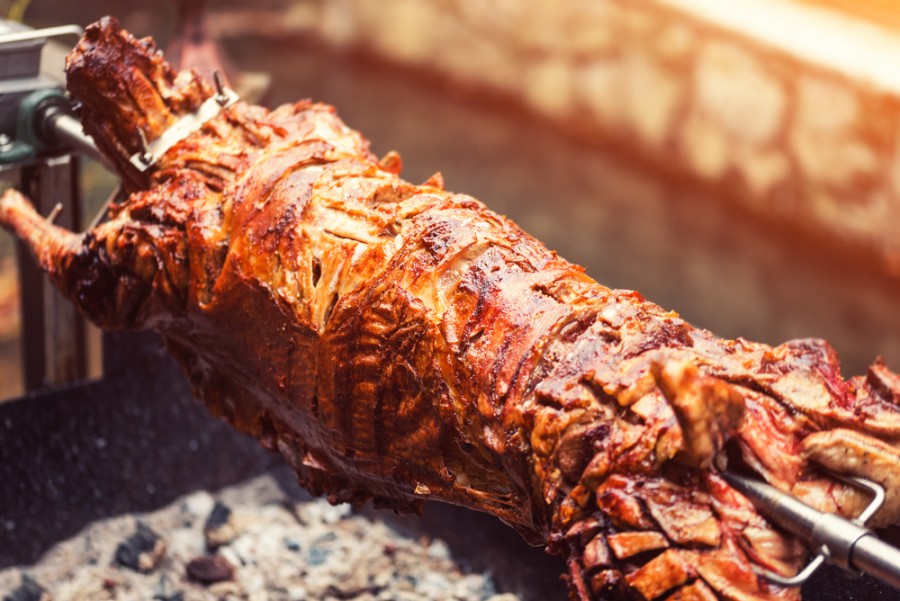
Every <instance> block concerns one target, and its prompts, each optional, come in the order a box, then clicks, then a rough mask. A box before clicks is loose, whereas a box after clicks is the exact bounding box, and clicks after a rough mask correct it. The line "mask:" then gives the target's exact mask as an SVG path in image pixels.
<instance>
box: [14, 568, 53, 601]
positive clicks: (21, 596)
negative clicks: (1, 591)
mask: <svg viewBox="0 0 900 601" xmlns="http://www.w3.org/2000/svg"><path fill="white" fill-rule="evenodd" d="M3 601H50V594H49V593H48V592H47V591H45V590H44V587H42V586H41V585H40V584H38V583H37V581H36V580H35V579H34V578H32V577H31V576H29V575H28V574H22V584H20V585H19V588H17V589H16V590H14V591H13V592H11V593H10V594H8V595H6V596H4V597H3Z"/></svg>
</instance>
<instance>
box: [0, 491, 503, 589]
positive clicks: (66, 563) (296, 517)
mask: <svg viewBox="0 0 900 601" xmlns="http://www.w3.org/2000/svg"><path fill="white" fill-rule="evenodd" d="M217 501H218V502H220V503H222V504H224V505H226V506H227V507H228V508H229V509H230V515H229V516H228V522H227V525H228V529H229V530H230V535H229V536H227V537H225V538H227V539H228V540H227V541H226V540H217V541H216V542H217V543H222V544H220V545H219V546H218V547H217V548H216V549H215V550H214V551H211V550H209V548H208V547H207V542H206V538H205V536H204V525H205V524H206V523H207V519H208V518H209V516H210V513H211V512H212V510H213V507H214V506H215V504H216V502H217ZM138 519H139V520H140V522H141V523H143V524H145V525H146V526H147V527H149V528H150V529H151V530H152V531H153V532H155V533H156V534H157V535H159V537H160V538H161V540H162V541H163V542H164V543H165V553H164V555H163V557H162V558H161V559H160V561H159V562H158V565H156V566H155V567H154V568H153V570H152V571H150V572H149V573H139V572H137V571H134V570H132V569H129V568H127V567H124V566H122V565H120V564H119V563H117V561H116V559H115V554H116V548H117V546H118V545H119V544H120V543H121V542H122V541H124V540H126V539H128V537H129V536H131V535H133V534H134V532H135V530H136V523H137V520H138ZM214 555H219V556H220V557H222V558H224V559H225V560H227V561H228V562H229V563H230V564H231V565H232V566H233V567H234V571H233V577H232V578H231V579H228V580H224V581H221V582H214V583H208V584H202V583H200V582H197V581H195V580H193V579H191V578H190V577H189V576H188V570H187V565H188V563H189V562H191V560H195V559H197V558H200V557H212V556H214ZM23 575H27V576H28V577H29V578H31V579H33V580H34V581H35V582H37V583H38V584H39V585H40V586H41V587H43V588H44V589H45V590H46V592H47V593H48V595H49V598H50V599H52V600H53V601H104V600H116V601H131V600H134V601H138V600H140V601H150V600H153V601H211V600H221V601H238V600H242V601H311V600H322V601H337V600H346V599H353V600H358V601H426V600H441V601H450V600H458V601H469V600H473V601H474V600H478V601H484V600H488V601H518V599H519V598H518V597H517V596H515V595H512V594H509V593H505V594H498V592H497V590H496V589H495V586H494V584H493V582H492V580H491V578H490V576H489V575H487V574H481V573H467V572H466V571H464V570H463V569H462V568H461V567H460V565H459V564H458V563H456V562H455V561H454V559H453V557H452V556H451V553H450V549H449V548H448V547H447V545H446V544H445V543H444V542H443V541H441V540H427V539H416V538H410V537H409V536H405V535H404V534H401V533H399V532H397V531H396V530H394V529H393V528H391V527H390V526H388V525H386V524H384V523H383V522H381V521H377V520H372V519H369V518H367V517H364V516H360V515H357V514H355V513H353V511H352V510H351V509H350V507H349V506H346V505H339V506H331V505H329V504H328V503H327V501H325V500H323V499H313V500H309V501H299V502H298V501H296V500H294V499H291V498H289V497H288V496H287V495H286V494H285V493H283V492H282V490H281V489H280V488H279V486H278V484H277V482H276V481H275V479H274V478H272V477H271V476H268V475H266V476H260V477H258V478H255V479H253V480H250V481H248V482H245V483H243V484H240V485H237V486H233V487H230V488H226V489H223V490H221V491H220V492H218V493H216V494H214V495H213V494H210V493H208V492H197V493H193V494H191V495H188V496H186V497H183V498H181V499H179V500H177V501H175V502H174V503H173V504H171V505H170V506H168V507H165V508H163V509H160V510H158V511H155V512H153V513H149V514H143V515H140V516H135V515H129V516H120V517H114V518H109V519H106V520H102V521H98V522H95V523H93V524H91V525H89V526H87V527H86V528H85V529H84V530H82V531H81V532H80V533H79V534H78V535H76V536H75V537H73V538H71V539H69V540H67V541H64V542H62V543H59V544H58V545H56V546H55V547H54V548H52V549H51V550H50V551H48V552H47V553H46V554H45V555H44V556H43V557H42V558H41V559H40V561H39V562H38V563H37V564H35V565H33V566H28V567H17V568H10V569H6V570H3V571H0V595H9V594H11V593H12V592H14V591H15V590H16V589H17V588H19V587H20V586H21V584H22V577H23ZM0 598H2V597H0Z"/></svg>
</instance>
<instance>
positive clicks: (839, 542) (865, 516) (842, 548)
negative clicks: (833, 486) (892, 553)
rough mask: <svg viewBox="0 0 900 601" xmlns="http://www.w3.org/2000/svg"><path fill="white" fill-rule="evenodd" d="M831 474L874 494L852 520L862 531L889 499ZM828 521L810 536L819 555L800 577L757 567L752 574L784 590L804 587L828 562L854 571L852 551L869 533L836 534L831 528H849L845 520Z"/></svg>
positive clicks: (863, 483) (867, 483)
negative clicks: (784, 588) (785, 588)
mask: <svg viewBox="0 0 900 601" xmlns="http://www.w3.org/2000/svg"><path fill="white" fill-rule="evenodd" d="M828 474H829V475H830V476H831V477H833V478H835V479H837V480H840V481H841V482H843V483H845V484H847V485H849V486H853V487H856V488H862V489H865V490H867V491H868V492H870V493H872V495H873V498H872V501H871V502H870V503H869V505H868V506H867V507H866V508H865V509H864V510H863V511H862V512H861V513H860V514H859V515H858V516H856V518H854V519H852V520H849V522H850V524H852V525H856V526H859V527H860V528H862V527H864V526H866V524H867V523H868V521H869V520H870V519H872V516H874V515H875V514H876V513H877V512H878V510H879V509H881V506H882V505H883V504H884V500H885V496H886V495H885V491H884V488H883V487H882V486H881V485H880V484H877V483H876V482H872V481H871V480H867V479H865V478H859V477H856V476H845V475H843V474H837V473H833V472H828ZM827 518H828V516H827V515H826V516H823V519H822V520H820V521H819V523H818V524H817V525H816V527H815V528H813V530H812V532H811V537H810V538H811V541H810V542H811V543H812V544H813V546H814V547H816V548H818V549H819V551H818V553H816V555H815V556H814V557H813V558H812V559H811V560H810V561H809V563H807V564H806V566H804V568H803V569H802V570H800V571H799V572H797V574H795V575H794V576H790V577H785V576H782V575H780V574H776V573H775V572H773V571H771V570H768V569H766V568H763V567H760V566H756V565H754V566H752V567H753V571H754V572H755V573H756V574H757V575H758V576H760V577H762V578H765V579H766V580H768V581H769V582H772V583H774V584H778V585H780V586H785V587H796V586H801V585H802V584H803V583H805V582H806V581H807V580H808V579H809V578H810V576H812V575H813V574H814V573H815V572H816V570H818V569H819V568H820V567H821V566H822V564H824V563H825V562H826V561H832V562H834V563H837V564H838V565H840V566H841V567H842V568H844V569H854V568H853V566H852V565H851V564H850V554H851V551H852V549H853V546H854V545H855V543H856V541H858V540H859V539H860V538H862V537H863V536H865V535H866V533H867V531H860V530H859V529H857V528H849V529H847V528H844V529H843V530H852V531H848V532H845V531H839V532H837V533H835V531H834V530H833V529H832V528H835V527H837V528H840V527H841V525H842V524H841V523H840V522H843V523H844V524H847V522H846V521H845V520H843V519H838V520H827ZM832 522H834V523H832Z"/></svg>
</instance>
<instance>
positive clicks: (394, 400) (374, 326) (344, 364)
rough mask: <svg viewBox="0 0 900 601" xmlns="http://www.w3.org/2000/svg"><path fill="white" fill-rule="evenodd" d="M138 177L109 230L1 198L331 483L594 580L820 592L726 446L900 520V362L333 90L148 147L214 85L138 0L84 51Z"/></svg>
mask: <svg viewBox="0 0 900 601" xmlns="http://www.w3.org/2000/svg"><path fill="white" fill-rule="evenodd" d="M67 76H68V84H67V85H68V89H69V92H70V93H71V95H72V97H73V98H74V99H76V100H78V101H80V102H81V103H82V105H83V108H82V119H83V123H84V127H85V130H86V131H87V132H88V133H89V134H91V135H92V136H93V137H94V138H95V139H96V141H97V144H98V146H99V147H100V149H101V150H102V151H103V153H104V154H106V155H107V156H108V157H109V158H110V159H111V160H112V161H113V163H114V164H115V165H116V166H117V169H118V171H119V174H120V175H121V177H122V180H123V184H124V186H125V188H126V190H127V192H129V194H130V195H129V196H128V197H127V199H126V200H125V201H124V202H122V203H120V204H117V205H115V206H113V207H112V208H111V210H110V217H109V220H108V221H107V222H105V223H103V224H101V225H99V226H98V227H96V228H95V229H94V230H92V231H89V232H87V233H85V234H75V233H71V232H68V231H65V230H62V229H60V228H57V227H55V226H53V225H51V224H49V223H47V221H45V220H44V219H43V218H42V217H41V216H39V215H37V214H36V213H35V212H34V211H33V209H32V208H31V206H30V205H29V204H28V202H27V201H26V200H25V199H24V198H23V197H22V196H21V195H20V194H18V193H17V192H13V191H10V192H7V193H6V194H5V195H4V196H3V197H2V200H0V223H2V224H3V225H4V226H6V227H7V228H9V229H10V230H12V231H13V232H14V233H15V234H16V235H18V236H19V237H20V238H21V239H22V240H24V241H25V243H26V244H27V245H28V246H29V247H30V248H31V250H32V251H33V253H34V255H35V257H36V258H37V260H38V262H39V263H40V265H41V267H42V268H43V269H45V270H46V271H47V272H48V273H49V274H50V276H51V277H52V278H53V280H54V281H55V282H56V284H57V285H58V286H59V288H60V290H62V291H63V292H64V293H65V294H66V295H68V297H69V298H71V299H72V300H73V302H75V303H76V304H77V305H78V306H79V308H80V309H81V310H82V311H83V312H84V313H85V315H87V316H88V317H90V318H91V319H92V320H94V321H95V322H96V323H98V324H99V325H100V326H102V327H105V328H134V329H149V330H154V331H156V332H158V333H160V334H161V335H162V338H163V340H164V341H165V343H166V345H167V346H168V348H169V349H171V351H172V353H173V354H174V355H175V356H176V357H177V359H178V360H179V362H180V363H181V364H182V365H183V367H184V370H185V372H186V373H187V376H188V378H189V379H190V381H191V383H192V385H193V389H194V391H195V394H196V395H197V396H198V397H199V398H201V399H203V401H204V402H205V403H206V404H207V405H208V406H209V407H210V409H211V410H212V411H213V412H214V413H216V414H217V415H220V416H222V417H224V418H225V419H226V420H228V421H229V422H230V423H231V424H233V425H234V426H235V427H236V428H238V429H240V430H242V431H244V432H247V433H249V434H251V435H252V436H254V437H256V438H258V439H259V440H260V441H261V443H262V444H263V445H265V446H266V447H268V448H271V449H274V450H277V451H278V452H280V453H281V454H282V455H284V457H285V458H286V459H287V461H288V462H289V463H290V464H291V466H292V467H293V469H294V470H295V471H296V473H297V476H298V477H299V479H300V480H301V482H303V484H304V485H305V486H307V487H309V488H310V489H311V490H313V491H315V492H317V493H327V494H328V495H329V498H330V499H331V500H333V501H350V502H353V503H362V502H364V501H366V500H367V499H373V500H374V502H375V503H376V504H379V505H383V506H388V507H392V508H395V509H397V510H402V511H414V510H416V509H418V508H419V507H420V505H421V502H422V500H424V499H437V500H443V501H447V502H451V503H456V504H459V505H464V506H467V507H471V508H474V509H478V510H481V511H486V512H488V513H491V514H493V515H496V516H497V517H499V518H501V519H502V520H504V521H505V522H507V523H508V524H510V525H511V526H512V527H514V528H515V529H516V530H517V531H518V532H520V533H521V535H522V536H523V537H524V538H525V539H527V540H528V541H530V542H532V543H534V544H543V545H546V546H547V548H548V550H549V551H550V552H552V553H557V554H561V555H563V556H564V557H565V558H567V561H568V565H569V572H568V574H567V581H568V585H569V591H570V595H571V597H572V598H573V599H582V600H583V599H597V598H604V599H608V598H616V599H618V598H644V599H657V598H668V599H715V598H727V599H776V598H778V599H796V598H798V597H799V592H798V591H797V590H796V589H784V588H780V587H778V586H775V585H772V584H769V583H767V582H766V581H765V580H763V579H762V578H760V577H758V576H757V575H756V574H755V573H754V571H753V568H754V567H765V568H768V569H770V570H774V571H776V572H778V573H781V574H784V575H791V574H793V573H794V572H795V571H796V570H797V569H798V567H799V566H800V565H801V564H802V561H803V559H804V557H805V554H806V551H805V549H804V548H803V546H802V545H801V544H800V542H799V541H797V540H795V539H792V538H791V537H789V536H787V535H785V534H783V533H782V532H780V531H779V530H777V529H775V528H774V527H773V526H771V525H770V524H769V523H768V522H767V521H766V520H764V519H763V518H761V517H760V516H759V515H758V514H757V513H756V511H755V510H754V508H753V507H752V506H751V505H750V504H749V503H748V501H747V500H746V499H745V498H744V497H742V496H741V495H740V494H738V493H737V492H736V491H735V490H733V489H732V488H730V487H729V485H728V484H727V483H726V482H725V481H724V480H723V479H722V478H721V477H720V476H719V475H718V471H717V470H718V469H719V466H720V463H719V461H718V460H719V459H721V458H723V457H726V458H727V459H728V460H729V461H731V462H737V463H740V464H741V465H742V466H743V467H744V468H748V469H751V470H753V471H755V472H756V473H757V474H758V475H759V476H761V477H763V478H765V479H766V480H767V481H768V482H770V483H772V484H773V485H774V486H776V487H778V488H779V489H781V490H784V491H788V492H790V493H792V494H794V495H796V496H799V497H801V498H802V499H804V500H806V501H807V502H808V503H810V504H812V505H815V506H817V507H819V508H821V509H824V510H828V511H837V512H840V513H842V514H844V515H848V516H852V515H855V514H856V513H858V512H859V511H860V509H861V507H862V506H864V505H865V504H866V503H867V501H868V499H867V498H866V497H865V495H864V494H863V493H860V492H858V491H856V490H855V489H852V488H849V487H847V486H845V485H843V484H841V483H840V482H839V481H837V480H835V479H833V478H831V477H829V476H828V475H827V474H826V473H825V472H823V471H821V470H820V469H819V466H825V467H827V468H830V469H832V470H836V471H840V472H849V473H856V474H859V475H862V476H866V477H868V478H871V479H873V480H876V481H878V482H881V483H882V484H883V485H885V486H886V488H887V489H888V491H889V492H888V501H887V504H886V506H885V508H884V509H883V510H882V511H881V512H880V513H879V515H878V516H877V522H878V524H881V525H887V524H896V523H898V522H900V492H898V491H900V472H898V468H897V465H898V460H900V376H898V375H896V374H894V373H892V372H891V371H890V370H889V369H888V368H887V367H886V366H885V365H884V364H883V363H881V362H876V363H875V364H874V365H872V366H871V368H870V369H869V371H868V373H867V374H866V375H865V376H860V377H855V378H852V379H849V380H844V379H842V377H841V375H840V371H839V365H838V361H837V358H836V357H835V355H834V353H833V352H832V350H831V349H830V348H829V347H828V345H827V344H826V343H824V342H822V341H818V340H801V341H793V342H789V343H786V344H783V345H781V346H777V347H769V346H766V345H763V344H756V343H753V342H749V341H746V340H722V339H719V338H716V337H715V336H713V335H712V334H711V333H709V332H707V331H705V330H701V329H697V328H693V327H692V326H690V325H689V324H687V323H685V322H684V321H683V320H681V319H680V318H679V317H678V315H677V314H676V313H673V312H670V311H666V310H663V309H661V308H660V307H658V306H657V305H655V304H653V303H650V302H648V301H646V300H644V298H643V297H641V295H640V294H638V293H636V292H630V291H622V290H610V289H608V288H605V287H603V286H601V285H600V284H598V283H596V282H595V281H593V280H592V279H591V278H590V277H588V276H587V275H585V273H584V271H583V270H582V269H581V268H579V267H578V266H575V265H572V264H571V263H568V262H567V261H565V260H563V259H561V258H559V257H558V256H556V254H555V253H553V252H551V251H549V250H547V249H546V248H545V247H544V246H543V245H542V244H541V243H540V242H538V241H537V240H535V239H534V238H532V237H530V236H528V235H527V234H525V233H524V232H522V231H521V230H520V229H519V228H518V227H516V226H515V225H514V224H513V223H512V222H510V221H509V220H507V219H505V218H503V217H501V216H499V215H497V214H495V213H492V212H491V211H489V210H488V209H486V208H485V207H484V205H482V204H481V203H480V202H478V201H476V200H475V199H473V198H471V197H469V196H465V195H462V194H456V193H452V192H448V191H446V190H444V188H443V183H442V181H441V178H440V176H439V175H436V176H434V177H432V178H431V179H429V180H428V181H427V182H425V183H424V184H422V185H413V184H410V183H407V182H405V181H403V180H402V179H401V178H400V177H399V172H400V160H399V158H398V157H397V156H396V155H394V154H390V155H388V156H387V157H385V158H383V159H381V160H379V159H377V158H376V157H375V156H373V155H372V154H371V153H370V152H369V150H368V143H367V142H366V141H365V140H364V139H363V138H362V137H361V136H360V135H359V134H358V133H357V132H355V131H353V130H351V129H349V128H348V127H347V126H346V125H344V124H343V123H342V122H341V121H340V119H338V117H337V116H336V115H335V112H334V110H333V109H332V108H331V107H329V106H327V105H322V104H314V103H311V102H307V101H303V102H299V103H297V104H294V105H286V106H282V107H279V108H277V109H275V110H273V111H271V112H270V111H268V110H266V109H264V108H261V107H257V106H249V105H247V104H245V103H241V102H239V103H237V104H235V105H233V106H231V107H230V108H227V109H225V110H223V111H222V112H221V113H220V114H219V115H218V116H216V117H214V118H213V119H211V120H210V121H209V122H208V123H206V125H205V126H204V127H202V128H201V129H200V130H198V131H196V132H195V133H193V134H191V135H190V136H189V137H187V138H186V139H184V140H183V141H181V142H179V143H178V144H176V145H175V146H173V147H172V148H171V149H169V150H168V151H167V152H166V153H165V154H164V155H163V156H162V157H161V158H160V160H159V161H158V162H157V163H156V164H155V165H154V166H153V167H152V168H150V169H149V170H147V171H146V172H143V171H141V170H140V169H138V168H137V167H135V166H134V165H132V164H131V163H130V162H129V160H128V159H129V157H130V156H132V155H133V154H135V153H137V152H138V151H139V150H140V149H141V147H142V146H141V137H142V136H143V137H144V138H145V139H146V140H148V141H150V142H152V141H153V140H155V139H157V138H158V137H159V136H160V135H161V134H162V133H163V132H164V131H165V130H166V129H167V128H168V127H169V126H170V125H171V124H172V123H173V122H174V121H175V120H176V119H178V117H179V116H181V115H184V114H186V113H189V112H192V111H193V110H195V109H196V108H197V107H198V106H199V105H200V104H201V103H202V102H203V101H204V100H206V99H207V98H210V97H211V96H213V95H214V94H215V91H214V90H213V89H212V87H211V86H210V84H209V83H208V82H206V81H204V80H202V79H201V78H200V77H199V76H197V75H193V74H190V73H180V74H177V75H176V74H175V73H174V72H173V71H172V70H171V69H170V68H169V67H168V65H167V64H166V63H165V62H164V61H163V59H162V57H161V55H160V54H159V53H158V52H157V51H156V49H155V47H154V45H153V44H152V42H150V41H149V40H136V39H134V38H133V37H132V36H130V35H129V34H128V33H127V32H125V31H123V30H121V29H120V28H119V26H118V24H117V23H116V22H115V21H114V20H112V19H105V20H103V21H101V22H100V23H98V24H95V25H93V26H91V27H89V28H88V29H87V31H86V33H85V35H84V38H83V39H82V40H81V42H80V43H79V44H78V46H77V47H76V48H75V50H74V51H73V52H72V53H71V55H70V56H69V58H68V61H67Z"/></svg>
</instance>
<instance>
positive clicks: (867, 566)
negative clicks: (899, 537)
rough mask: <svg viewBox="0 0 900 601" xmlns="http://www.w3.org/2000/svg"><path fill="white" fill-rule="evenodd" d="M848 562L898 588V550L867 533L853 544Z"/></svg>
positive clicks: (899, 584)
mask: <svg viewBox="0 0 900 601" xmlns="http://www.w3.org/2000/svg"><path fill="white" fill-rule="evenodd" d="M850 564H851V565H852V566H853V567H855V568H856V569H857V570H861V571H863V572H865V573H866V574H870V575H872V576H874V577H875V578H878V579H879V580H881V581H883V582H887V583H888V584H890V585H891V586H893V587H894V588H896V589H898V590H900V550H898V549H896V548H894V547H892V546H891V545H889V544H887V543H886V542H884V541H883V540H881V539H880V538H878V537H877V536H875V535H874V534H872V533H868V534H866V535H865V536H863V537H862V538H860V539H859V540H858V541H856V544H855V545H853V549H852V550H851V551H850Z"/></svg>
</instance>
